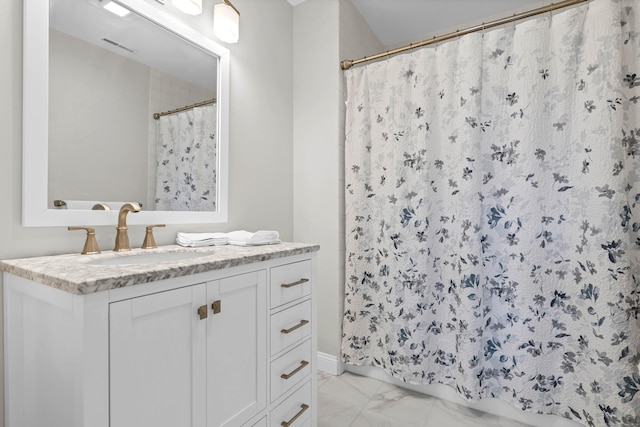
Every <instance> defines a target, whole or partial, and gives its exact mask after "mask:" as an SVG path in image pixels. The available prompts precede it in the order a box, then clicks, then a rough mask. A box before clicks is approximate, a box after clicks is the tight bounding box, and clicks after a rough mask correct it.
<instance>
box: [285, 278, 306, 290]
mask: <svg viewBox="0 0 640 427" xmlns="http://www.w3.org/2000/svg"><path fill="white" fill-rule="evenodd" d="M308 281H309V279H300V280H298V281H297V282H291V283H283V284H282V285H280V287H281V288H285V289H289V288H293V287H294V286H298V285H302V284H303V283H307V282H308Z"/></svg>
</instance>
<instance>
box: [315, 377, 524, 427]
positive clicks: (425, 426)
mask: <svg viewBox="0 0 640 427" xmlns="http://www.w3.org/2000/svg"><path fill="white" fill-rule="evenodd" d="M318 427H527V426H526V424H522V423H519V422H517V421H513V420H510V419H508V418H502V417H497V416H495V415H491V414H486V413H484V412H480V411H476V410H474V409H470V408H467V407H464V406H460V405H457V404H455V403H451V402H448V401H446V400H440V399H437V398H435V397H432V396H427V395H424V394H420V393H415V392H413V391H410V390H404V389H402V388H399V387H396V386H393V385H390V384H387V383H385V382H381V381H378V380H375V379H372V378H367V377H363V376H360V375H355V374H351V373H348V372H345V373H344V374H342V375H340V376H333V375H330V374H326V373H323V372H319V373H318Z"/></svg>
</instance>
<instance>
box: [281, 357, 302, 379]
mask: <svg viewBox="0 0 640 427" xmlns="http://www.w3.org/2000/svg"><path fill="white" fill-rule="evenodd" d="M308 364H309V362H307V361H306V360H301V361H300V365H299V366H298V367H297V368H296V369H294V370H293V371H291V372H289V373H288V374H282V375H280V378H282V379H283V380H288V379H289V378H291V377H292V376H294V375H295V374H297V373H298V372H300V371H301V370H302V369H304V367H305V366H307V365H308Z"/></svg>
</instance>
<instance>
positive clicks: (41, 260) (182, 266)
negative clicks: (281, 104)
mask: <svg viewBox="0 0 640 427" xmlns="http://www.w3.org/2000/svg"><path fill="white" fill-rule="evenodd" d="M319 249H320V247H319V246H318V245H312V244H306V243H288V242H283V243H278V244H275V245H264V246H232V245H224V246H209V247H204V248H184V247H182V246H178V245H167V246H159V247H158V248H157V249H132V250H131V251H129V252H112V251H105V252H102V253H100V254H96V255H80V254H69V255H52V256H43V257H32V258H20V259H10V260H2V261H0V271H5V272H7V273H11V274H13V275H15V276H19V277H23V278H25V279H29V280H32V281H34V282H38V283H41V284H43V285H47V286H51V287H53V288H57V289H61V290H63V291H66V292H70V293H73V294H78V295H83V294H90V293H93V292H100V291H106V290H109V289H115V288H121V287H124V286H134V285H138V284H141V283H149V282H155V281H158V280H164V279H170V278H174V277H181V276H188V275H191V274H196V273H203V272H206V271H212V270H221V269H223V268H228V267H235V266H239V265H245V264H251V263H254V262H260V261H266V260H270V259H276V258H282V257H286V256H292V255H299V254H305V253H309V252H315V251H317V250H319ZM165 253H193V254H194V258H188V259H177V260H163V261H157V262H147V263H137V264H136V263H132V264H126V263H118V261H117V260H114V259H115V258H121V259H122V258H124V257H132V256H133V257H134V258H132V260H133V259H135V258H136V257H138V259H142V257H148V256H154V255H155V254H165ZM196 254H197V255H196ZM200 255H201V256H200ZM168 257H170V256H168ZM110 262H115V264H112V265H109V264H108V263H110ZM133 262H135V261H133Z"/></svg>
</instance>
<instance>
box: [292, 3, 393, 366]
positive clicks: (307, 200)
mask: <svg viewBox="0 0 640 427" xmlns="http://www.w3.org/2000/svg"><path fill="white" fill-rule="evenodd" d="M293 28H294V30H293V32H294V43H293V58H294V80H293V87H294V120H293V123H294V147H293V152H294V163H293V164H294V169H293V170H294V176H293V182H294V215H293V216H294V239H295V240H298V241H304V242H315V243H319V244H320V252H319V254H318V282H319V283H318V289H317V291H318V307H319V310H318V313H319V314H318V316H319V317H318V350H319V351H320V352H322V353H326V354H327V355H330V356H333V357H335V358H338V356H339V354H340V341H341V337H342V307H343V298H344V233H345V230H344V97H343V72H342V71H341V70H340V66H339V62H340V60H341V59H345V58H344V57H343V55H347V58H350V57H354V58H355V57H360V56H363V55H365V54H371V53H375V52H377V51H379V50H381V48H382V45H381V44H380V43H379V42H378V41H377V39H376V37H375V36H374V35H373V33H372V32H371V30H370V29H369V27H368V26H367V25H366V23H365V22H364V20H363V19H362V18H361V17H360V15H359V14H358V13H357V12H356V10H355V8H354V7H353V6H352V4H351V3H350V2H349V1H347V0H307V1H305V2H304V3H302V4H300V5H298V6H296V7H295V8H294V20H293Z"/></svg>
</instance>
